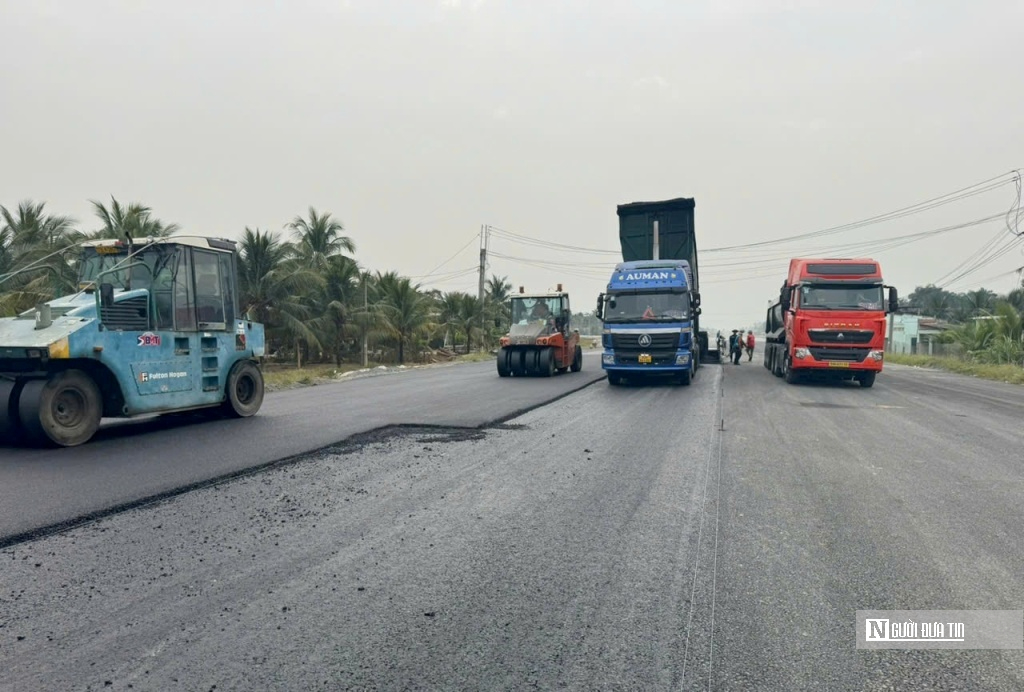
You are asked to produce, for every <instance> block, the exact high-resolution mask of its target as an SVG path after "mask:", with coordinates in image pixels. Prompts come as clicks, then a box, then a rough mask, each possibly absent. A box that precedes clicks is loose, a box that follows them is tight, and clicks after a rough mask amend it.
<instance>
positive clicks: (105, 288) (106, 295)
mask: <svg viewBox="0 0 1024 692" xmlns="http://www.w3.org/2000/svg"><path fill="white" fill-rule="evenodd" d="M113 304H114V285H113V284H100V305H102V306H103V307H105V308H109V307H110V306H112V305H113Z"/></svg>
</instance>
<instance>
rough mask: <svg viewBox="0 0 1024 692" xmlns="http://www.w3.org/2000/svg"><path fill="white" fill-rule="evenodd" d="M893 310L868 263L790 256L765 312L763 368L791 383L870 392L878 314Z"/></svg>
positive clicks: (881, 325)
mask: <svg viewBox="0 0 1024 692" xmlns="http://www.w3.org/2000/svg"><path fill="white" fill-rule="evenodd" d="M886 289H888V293H886ZM898 305H899V299H898V296H897V294H896V289H895V288H894V287H892V286H885V285H884V284H883V282H882V270H881V268H880V267H879V265H878V262H877V261H875V260H873V259H791V260H790V261H789V276H788V277H787V278H786V282H785V283H784V284H782V289H781V290H780V291H779V301H778V302H777V303H775V304H774V305H772V306H771V307H769V308H768V316H767V319H766V321H765V348H764V366H765V367H766V368H768V369H769V370H771V371H772V373H773V374H774V375H775V376H776V377H782V378H785V380H786V382H789V383H791V384H792V383H795V382H798V381H799V380H800V379H802V378H803V377H808V378H810V377H817V378H822V379H826V378H827V379H834V380H856V381H857V382H859V383H860V386H861V387H870V386H872V385H873V384H874V383H875V374H876V373H878V372H881V370H882V361H883V357H884V350H885V319H886V315H887V314H889V313H890V312H896V311H897V309H898Z"/></svg>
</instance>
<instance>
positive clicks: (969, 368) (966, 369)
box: [886, 286, 1024, 384]
mask: <svg viewBox="0 0 1024 692" xmlns="http://www.w3.org/2000/svg"><path fill="white" fill-rule="evenodd" d="M903 307H906V308H911V309H914V310H915V311H917V312H920V313H921V314H922V315H927V316H929V317H935V318H938V319H940V320H945V321H947V322H948V323H949V324H950V327H951V328H950V329H947V330H946V331H944V332H943V333H942V335H941V336H940V337H939V339H938V342H939V343H940V344H943V345H946V346H948V348H947V349H944V350H947V351H948V353H947V354H945V355H942V356H928V355H908V354H898V353H890V354H887V355H886V359H887V360H888V361H890V362H893V363H900V364H903V365H916V366H919V367H928V368H938V369H942V370H948V371H950V372H958V373H962V374H965V375H973V376H975V377H982V378H985V379H990V380H1000V381H1004V382H1013V383H1016V384H1024V288H1016V289H1014V290H1012V291H1010V292H1009V293H1007V294H1006V295H998V294H997V293H995V292H993V291H989V290H987V289H984V288H980V289H978V290H976V291H969V292H967V293H951V292H949V291H945V290H943V289H940V288H937V287H935V286H925V287H919V288H917V290H915V291H914V292H913V293H911V294H910V296H909V297H908V298H907V300H906V302H905V303H904V306H903Z"/></svg>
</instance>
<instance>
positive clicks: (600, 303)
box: [594, 293, 604, 319]
mask: <svg viewBox="0 0 1024 692" xmlns="http://www.w3.org/2000/svg"><path fill="white" fill-rule="evenodd" d="M603 306H604V294H603V293H599V294H598V295H597V308H596V309H595V310H594V314H595V315H597V318H598V319H602V317H601V312H602V311H601V308H602V307H603Z"/></svg>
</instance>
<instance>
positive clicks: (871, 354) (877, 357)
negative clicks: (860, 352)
mask: <svg viewBox="0 0 1024 692" xmlns="http://www.w3.org/2000/svg"><path fill="white" fill-rule="evenodd" d="M884 357H885V353H884V352H882V351H868V358H869V359H871V360H873V361H875V362H876V363H881V362H882V358H884Z"/></svg>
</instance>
